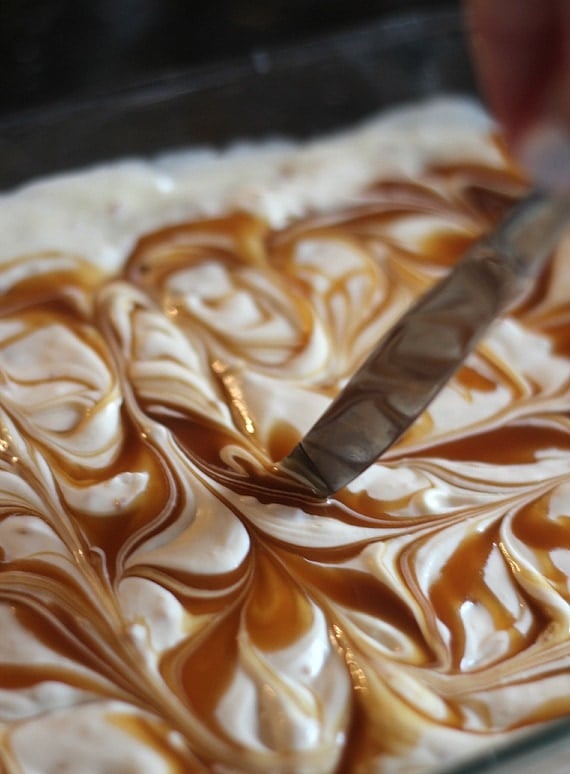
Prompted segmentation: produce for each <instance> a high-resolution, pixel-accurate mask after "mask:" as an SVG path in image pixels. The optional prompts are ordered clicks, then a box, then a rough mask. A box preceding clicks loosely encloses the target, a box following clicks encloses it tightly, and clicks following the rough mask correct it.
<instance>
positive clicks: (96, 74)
mask: <svg viewBox="0 0 570 774" xmlns="http://www.w3.org/2000/svg"><path fill="white" fill-rule="evenodd" d="M459 5H460V0H0V116H1V115H6V114H10V113H13V112H19V111H21V110H23V109H26V108H33V107H38V106H44V105H49V104H53V103H56V102H59V101H62V100H66V99H70V98H72V99H74V98H77V97H78V96H79V97H89V96H95V95H100V94H105V93H107V92H108V91H113V90H116V89H117V88H122V87H125V86H128V85H130V84H136V83H140V82H144V81H148V80H150V79H151V78H153V77H155V76H157V75H158V76H160V75H165V74H168V73H172V72H176V71H178V70H180V69H183V68H186V67H190V66H194V65H199V64H207V63H210V62H214V61H217V62H220V61H228V60H231V59H234V58H236V57H243V56H248V55H254V56H256V55H260V56H263V51H264V49H266V48H267V47H271V46H275V45H287V44H290V43H296V42H300V41H303V40H305V39H308V38H311V37H315V36H320V35H326V34H328V33H331V32H332V33H334V32H338V31H343V30H348V29H351V28H353V27H357V26H361V25H365V24H366V23H368V22H373V21H375V20H378V19H382V18H385V17H388V16H394V15H399V14H407V13H413V12H415V11H420V12H421V11H422V10H432V9H433V8H434V7H435V8H444V9H445V8H450V9H453V8H458V7H459Z"/></svg>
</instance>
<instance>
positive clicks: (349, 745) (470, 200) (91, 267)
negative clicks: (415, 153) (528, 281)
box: [0, 136, 570, 773]
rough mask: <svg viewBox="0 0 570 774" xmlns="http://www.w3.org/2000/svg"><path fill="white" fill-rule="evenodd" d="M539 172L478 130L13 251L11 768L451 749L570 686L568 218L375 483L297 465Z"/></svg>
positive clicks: (8, 583) (0, 460) (319, 762)
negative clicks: (404, 164) (256, 207)
mask: <svg viewBox="0 0 570 774" xmlns="http://www.w3.org/2000/svg"><path fill="white" fill-rule="evenodd" d="M485 142H487V143H488V144H489V146H493V147H495V148H496V146H495V145H494V143H495V140H494V139H493V138H492V137H491V136H489V137H487V138H486V139H485ZM281 173H282V175H283V176H284V177H286V176H287V174H289V172H288V170H287V169H285V168H284V169H282V170H281ZM524 189H525V186H524V183H523V182H522V181H521V180H520V179H519V177H518V175H517V173H516V171H515V170H514V169H513V168H512V167H511V166H510V164H509V162H508V161H507V160H506V159H505V160H504V161H502V162H500V163H498V164H486V163H485V161H484V160H483V161H481V162H480V163H474V162H473V163H465V162H462V161H461V159H458V160H457V162H455V163H448V164H441V163H432V164H427V165H426V167H425V168H424V169H422V170H421V174H420V175H418V176H416V177H415V178H414V179H410V178H405V177H404V176H394V177H393V178H390V177H389V176H388V177H386V178H381V179H376V180H372V181H369V183H368V184H367V185H366V186H365V187H364V188H363V189H362V190H361V191H360V193H359V195H358V196H357V197H354V198H353V200H352V201H350V202H344V204H343V206H342V207H330V208H329V209H326V210H322V209H321V210H320V211H316V210H315V211H314V212H310V211H307V210H305V211H303V212H300V213H299V214H297V215H296V216H295V217H289V218H288V219H287V222H286V223H285V224H283V225H281V226H276V225H275V224H272V223H271V222H270V219H268V218H264V217H261V216H260V215H259V214H255V213H253V212H252V211H251V209H249V211H248V208H246V207H240V205H239V202H238V203H236V204H235V206H233V207H231V208H229V210H230V211H228V212H227V213H226V214H217V215H216V216H214V217H207V216H204V215H201V216H199V217H192V218H188V219H186V220H184V221H181V222H176V223H174V224H173V225H166V226H163V227H161V228H158V229H155V230H151V231H150V232H149V233H147V234H146V235H144V236H142V237H141V238H140V239H139V240H138V242H137V243H136V245H135V246H134V247H133V249H131V250H130V251H129V252H128V255H125V259H124V261H122V262H121V263H120V265H119V266H118V268H116V269H114V270H112V271H110V270H109V269H107V268H105V267H104V266H102V265H97V263H96V262H94V261H92V260H87V259H86V258H85V257H82V256H81V255H80V254H75V253H71V252H61V251H58V250H57V249H54V248H53V246H51V245H47V246H46V251H44V252H42V253H39V252H33V253H28V254H25V255H18V254H17V250H15V252H14V256H13V258H12V259H10V260H5V261H3V262H2V264H1V265H0V286H1V288H2V296H1V299H0V374H1V378H0V431H1V432H0V626H1V631H2V636H1V638H0V722H1V725H0V741H1V758H0V763H1V764H2V765H3V766H4V769H5V770H7V771H8V772H20V771H24V772H27V771H39V770H41V771H44V772H56V771H63V770H67V769H65V768H64V767H65V766H66V765H67V766H70V768H69V770H75V771H82V772H86V771H123V770H124V771H145V772H147V771H148V772H153V773H154V772H194V771H196V772H199V771H218V772H267V771H275V772H332V771H350V772H357V771H361V772H368V771H380V772H393V771H406V772H411V771H426V770H428V769H431V768H436V767H438V766H440V765H442V764H443V763H445V762H448V761H450V760H453V759H456V758H458V757H460V756H462V755H465V754H466V753H468V752H470V751H477V750H478V749H480V748H481V747H483V746H484V745H488V744H490V743H492V742H497V741H504V740H507V739H509V738H511V737H512V736H516V734H517V733H519V731H521V730H524V729H526V728H528V727H531V726H533V725H535V724H538V723H541V722H544V721H547V720H550V719H553V718H556V717H559V716H561V715H564V714H567V713H570V641H569V639H568V631H569V625H570V585H569V584H570V523H569V520H570V434H569V432H568V430H569V424H570V420H569V410H570V360H569V355H570V336H569V335H568V331H569V330H570V293H569V292H568V290H569V288H570V249H569V247H570V245H569V244H568V242H566V244H563V245H562V246H561V248H560V250H559V251H558V252H557V254H556V256H555V257H554V260H553V263H552V265H551V267H550V268H549V270H548V271H547V272H546V273H545V275H544V276H543V277H542V278H541V280H540V282H539V283H538V285H537V287H536V288H535V289H534V290H533V292H532V293H531V294H530V295H529V297H528V298H526V299H525V300H524V301H523V302H521V303H520V304H519V306H518V308H516V309H515V310H514V311H513V312H512V314H510V315H509V316H507V317H505V318H504V319H502V320H500V321H499V322H497V324H496V325H495V327H494V328H493V330H492V332H491V333H490V335H489V336H488V337H487V338H486V339H485V341H484V343H483V344H482V345H481V346H480V347H479V348H478V350H477V351H476V353H475V354H474V355H473V356H472V357H471V358H470V360H469V362H468V363H467V364H466V365H465V367H464V368H463V369H462V370H461V371H460V373H459V374H458V375H457V377H456V378H455V379H454V380H453V382H452V383H451V384H450V385H449V386H448V387H447V388H446V389H445V390H444V392H443V393H442V394H441V395H440V396H439V397H438V399H437V400H436V401H435V402H434V404H433V405H432V406H431V407H430V409H429V410H428V411H427V412H426V413H425V415H424V416H422V417H421V418H420V420H419V421H418V422H417V423H416V425H415V426H414V427H413V428H412V429H411V431H410V432H409V433H408V434H407V435H406V437H404V438H403V440H402V441H401V442H400V443H399V444H398V445H397V446H396V447H394V448H393V449H392V450H390V452H389V453H387V454H386V455H385V457H384V458H383V459H382V460H381V461H379V462H378V464H377V465H375V466H373V467H372V468H371V469H370V470H368V471H367V472H365V473H364V474H363V475H362V476H360V477H359V478H358V479H357V480H356V481H355V482H354V483H353V484H352V485H351V486H350V487H349V488H347V489H346V490H344V491H342V492H341V493H340V494H339V495H338V496H337V497H336V498H334V499H332V500H330V501H328V502H326V503H321V502H317V501H312V500H310V499H307V498H306V497H305V496H303V495H302V493H300V492H298V491H296V490H295V486H294V484H293V483H292V482H289V481H287V480H285V479H284V478H280V477H279V476H277V475H276V474H275V473H273V464H274V462H276V461H278V460H279V459H281V458H282V457H283V456H284V455H285V454H286V453H287V452H288V451H289V450H290V449H291V447H292V446H293V445H294V444H295V442H296V441H297V440H298V439H299V438H300V436H301V435H302V433H303V432H304V431H305V430H306V429H307V428H308V427H309V426H310V424H311V423H312V421H313V420H314V419H315V418H316V417H317V416H318V415H319V414H320V412H321V411H322V410H323V409H324V407H325V406H326V405H327V403H328V402H329V401H330V399H331V398H332V396H334V395H335V394H336V393H337V391H338V390H339V389H340V388H341V387H342V385H343V384H344V383H345V381H346V379H347V378H348V377H349V376H350V375H351V374H352V373H353V371H354V370H355V368H356V367H357V366H358V365H359V363H360V362H361V361H362V359H363V358H364V357H365V356H366V354H367V352H368V351H369V350H370V348H371V347H372V346H373V345H374V344H375V342H376V341H377V340H378V338H379V337H380V336H381V334H382V333H383V332H384V331H386V330H387V328H388V327H389V326H390V325H391V324H392V323H393V322H394V321H395V320H396V319H397V318H398V316H399V315H401V314H402V312H403V311H404V310H405V308H406V307H407V306H408V305H409V304H410V303H411V302H412V301H413V300H414V299H415V298H416V297H417V296H418V295H419V294H420V293H422V292H423V291H424V290H425V289H427V288H428V287H429V286H430V285H431V284H432V283H433V282H434V281H435V280H436V279H437V278H438V277H440V276H442V274H443V273H444V272H445V271H447V270H448V267H449V266H450V265H452V264H453V262H454V261H455V260H457V258H458V257H459V255H460V254H461V252H462V250H463V249H464V248H465V247H466V246H467V245H469V244H470V243H471V242H472V241H473V240H474V239H476V238H477V237H479V236H480V235H482V234H483V233H485V232H486V231H488V230H489V229H490V228H491V227H492V225H493V223H494V222H495V221H496V220H497V218H499V217H500V216H501V215H502V214H503V213H504V212H505V211H506V209H507V208H508V206H509V204H510V203H511V202H512V201H513V200H515V199H516V198H517V197H519V196H520V195H522V194H523V192H524ZM121 767H124V768H121Z"/></svg>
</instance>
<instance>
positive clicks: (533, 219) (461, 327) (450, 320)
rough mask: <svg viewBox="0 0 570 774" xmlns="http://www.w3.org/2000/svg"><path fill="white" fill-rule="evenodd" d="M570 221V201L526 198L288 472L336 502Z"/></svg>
mask: <svg viewBox="0 0 570 774" xmlns="http://www.w3.org/2000/svg"><path fill="white" fill-rule="evenodd" d="M569 223H570V197H569V196H563V197H557V198H551V197H548V196H545V195H543V194H540V193H536V194H533V195H531V196H529V197H528V198H526V199H524V200H523V201H522V202H521V203H520V204H519V205H518V206H517V207H515V209H514V210H513V211H512V212H511V214H510V215H509V217H508V218H507V219H506V220H505V221H504V222H503V223H502V224H501V226H500V227H499V228H498V229H497V231H495V232H494V233H493V234H492V235H490V236H489V237H486V238H485V239H484V240H482V241H480V242H478V243H477V244H476V245H474V246H473V247H472V248H471V249H470V250H469V251H468V252H467V253H466V255H465V256H464V257H463V258H462V259H461V261H460V262H459V263H458V264H457V265H456V266H455V267H454V269H453V270H452V271H451V272H450V274H449V275H448V276H447V277H445V278H444V279H443V280H442V281H441V282H439V283H438V284H437V285H435V286H434V287H433V288H432V289H431V291H429V292H428V293H427V294H426V295H425V296H424V297H423V298H421V299H420V301H419V302H418V303H417V304H416V305H415V306H414V307H413V308H412V309H411V310H410V311H409V312H407V314H405V315H404V317H403V318H402V319H401V320H400V321H399V322H398V323H397V324H396V325H395V327H394V328H393V329H392V330H391V331H390V332H389V333H388V334H387V336H386V337H385V338H384V339H383V340H382V341H381V342H380V344H379V345H378V347H377V348H376V349H375V350H374V351H373V352H372V354H371V355H370V356H369V357H368V359H367V360H366V361H365V363H364V364H363V365H362V366H361V368H360V369H359V370H358V371H357V372H356V374H355V375H354V376H353V377H352V379H351V380H350V382H349V383H348V384H347V386H346V387H345V388H344V390H343V391H342V392H341V393H340V395H338V397H337V398H336V399H335V401H334V402H333V403H332V404H331V406H330V407H329V408H328V409H327V411H326V412H325V413H324V414H323V416H322V417H321V418H320V419H319V420H318V421H317V422H316V424H315V425H314V426H313V427H312V428H311V430H310V431H309V432H308V433H307V435H306V436H305V437H304V438H303V440H302V441H301V443H299V444H298V445H297V446H296V447H295V449H293V451H292V452H291V454H290V455H289V456H288V457H287V458H286V459H285V460H283V461H282V462H281V463H280V467H282V468H284V469H285V470H286V471H287V472H289V473H291V474H293V475H294V476H295V477H296V478H298V479H301V480H302V481H303V482H304V483H306V484H307V485H308V486H309V487H310V488H311V490H312V491H313V492H314V493H315V494H316V495H317V496H319V497H327V496H328V495H330V494H332V493H334V492H336V491H338V490H339V489H341V488H342V487H343V486H345V485H346V484H348V483H350V481H352V480H353V479H354V478H356V476H358V474H359V473H361V472H362V471H363V470H365V469H366V468H367V467H368V466H369V465H371V464H372V463H373V462H375V461H376V460H377V459H378V457H379V456H380V455H381V454H382V453H383V452H384V451H386V449H388V448H389V447H390V446H391V445H392V444H393V443H394V442H395V441H396V440H397V439H398V438H399V437H400V436H401V435H402V433H403V432H404V431H405V430H406V429H407V428H408V427H409V426H410V425H411V424H412V422H413V421H414V420H415V419H416V418H417V417H418V416H419V414H421V412H422V411H423V410H424V409H425V408H426V407H427V406H428V404H429V403H430V402H431V401H432V400H433V398H434V397H435V396H436V395H437V393H438V392H439V391H440V390H441V389H442V388H443V387H444V386H445V384H446V383H447V382H448V381H449V379H450V378H451V376H452V375H453V374H454V373H455V371H456V370H457V369H458V368H459V366H460V365H461V364H462V363H463V361H464V360H465V358H466V357H467V355H468V354H469V353H470V352H471V350H472V349H473V348H474V347H475V345H476V344H477V342H478V341H479V339H480V338H481V337H482V335H483V334H484V333H485V331H486V330H487V328H488V326H489V325H490V323H491V322H492V321H493V320H494V319H495V318H496V317H497V316H498V315H499V314H501V312H503V311H504V310H505V309H506V308H507V307H508V306H509V305H510V304H511V303H512V302H513V301H514V300H515V299H516V297H517V296H518V295H520V293H521V292H522V291H523V290H524V289H525V288H527V287H528V282H529V280H531V279H532V278H533V277H535V276H536V275H537V273H538V272H539V271H540V270H541V268H542V267H543V266H544V263H545V261H546V259H547V258H548V256H549V255H550V253H551V252H552V250H553V248H554V247H555V245H556V242H557V241H558V240H559V239H560V236H561V234H562V232H563V230H564V228H565V227H566V226H567V225H568V224H569Z"/></svg>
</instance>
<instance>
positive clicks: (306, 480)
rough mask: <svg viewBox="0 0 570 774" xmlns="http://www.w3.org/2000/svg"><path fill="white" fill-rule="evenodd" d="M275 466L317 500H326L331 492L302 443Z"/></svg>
mask: <svg viewBox="0 0 570 774" xmlns="http://www.w3.org/2000/svg"><path fill="white" fill-rule="evenodd" d="M277 468H278V469H279V470H281V471H283V472H285V473H286V474H287V475H288V476H291V477H292V478H294V479H295V481H296V482H297V483H300V484H302V485H303V487H304V488H306V489H309V490H310V492H311V494H312V495H313V496H314V497H317V498H318V499H319V500H326V499H328V497H329V496H330V495H331V494H332V491H331V488H330V487H329V485H328V484H327V482H326V481H325V480H324V479H323V478H322V477H321V475H320V474H319V472H318V470H317V469H316V467H315V466H314V465H313V463H312V461H311V458H310V457H309V456H308V454H307V453H306V451H305V450H304V449H303V446H302V444H298V445H297V446H295V448H294V449H293V451H292V452H291V453H290V454H288V455H287V457H285V459H283V460H281V462H279V463H278V464H277Z"/></svg>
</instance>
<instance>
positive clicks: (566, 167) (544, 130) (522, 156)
mask: <svg viewBox="0 0 570 774" xmlns="http://www.w3.org/2000/svg"><path fill="white" fill-rule="evenodd" d="M517 157H518V159H519V161H520V162H521V164H522V165H523V167H525V169H526V170H527V172H529V174H530V176H531V178H532V180H533V182H534V184H535V185H536V186H537V187H538V188H541V189H543V190H545V191H551V192H553V193H570V131H568V129H566V128H565V127H563V126H558V125H557V124H546V123H545V124H540V125H536V126H534V127H532V128H531V129H529V130H528V131H527V132H526V133H525V134H524V135H523V137H522V138H521V140H519V143H518V147H517Z"/></svg>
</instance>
